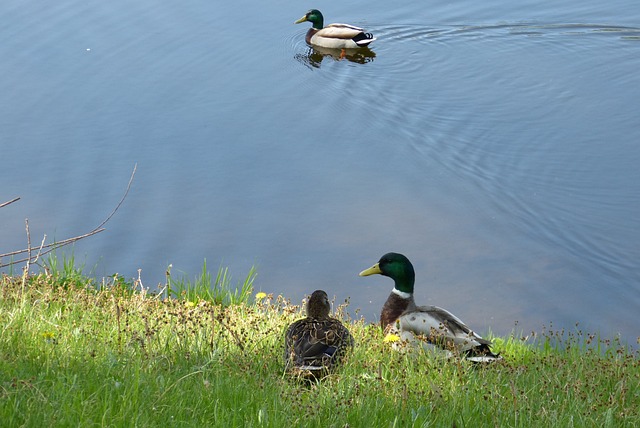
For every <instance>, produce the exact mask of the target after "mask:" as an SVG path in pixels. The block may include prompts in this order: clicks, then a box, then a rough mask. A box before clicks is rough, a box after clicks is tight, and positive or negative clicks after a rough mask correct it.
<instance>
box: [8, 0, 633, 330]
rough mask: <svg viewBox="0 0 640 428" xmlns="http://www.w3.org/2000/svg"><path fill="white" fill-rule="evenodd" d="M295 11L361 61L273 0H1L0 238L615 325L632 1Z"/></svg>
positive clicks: (629, 134)
mask: <svg viewBox="0 0 640 428" xmlns="http://www.w3.org/2000/svg"><path fill="white" fill-rule="evenodd" d="M476 3H477V2H470V1H461V2H448V3H447V4H440V3H439V2H436V3H428V4H391V3H388V2H381V1H378V2H375V1H374V2H373V3H372V2H370V1H369V2H366V3H365V2H359V1H356V2H346V3H344V2H343V3H339V4H337V3H335V2H324V1H320V3H317V4H314V5H313V7H317V8H318V9H320V10H322V11H323V13H324V14H325V19H326V21H327V22H333V21H337V22H349V23H352V24H355V25H359V26H363V27H366V29H367V30H368V31H370V32H372V33H374V34H375V36H376V37H377V38H378V40H377V41H375V42H374V43H373V44H372V45H371V49H370V50H362V51H357V52H351V53H348V54H347V55H346V57H345V58H340V57H339V56H336V55H335V52H333V53H332V52H319V51H317V50H313V49H311V48H309V47H308V46H307V45H306V44H305V43H304V34H305V32H306V31H307V28H308V25H307V24H303V25H293V21H294V20H296V19H297V18H299V17H300V16H302V15H303V14H304V13H305V12H306V10H307V9H308V8H309V6H308V5H304V6H302V5H301V4H300V3H299V2H292V1H282V0H279V1H276V2H273V3H269V4H265V3H264V2H257V1H255V0H246V1H242V2H239V3H238V2H236V3H233V4H232V3H229V4H226V5H225V7H224V8H220V7H219V5H218V6H216V4H214V3H212V2H206V1H200V0H194V1H188V2H184V3H183V2H181V3H179V4H175V5H174V4H165V3H163V2H153V1H145V0H141V1H137V2H133V3H132V2H125V1H113V2H98V1H71V0H68V1H61V2H56V3H55V4H47V5H43V4H42V2H36V1H16V0H7V1H3V2H2V4H1V5H0V16H2V17H3V25H2V26H0V37H1V38H2V40H3V42H2V43H1V44H0V57H1V58H2V61H1V62H0V91H1V93H2V94H3V98H2V103H0V145H1V151H0V156H1V167H0V183H1V184H0V203H2V202H4V201H7V200H9V199H12V198H13V197H18V196H19V197H21V200H20V201H18V202H16V203H14V204H11V205H9V206H6V207H4V208H0V253H5V252H9V251H12V250H16V249H21V248H24V247H25V246H26V235H25V226H24V219H25V218H28V219H29V225H30V231H31V236H32V241H38V243H39V242H40V240H41V239H42V235H43V234H45V233H46V234H47V239H48V240H49V241H52V240H54V239H56V240H61V239H64V238H68V237H71V236H75V235H79V234H82V233H84V232H87V231H89V230H90V229H92V228H93V227H95V226H96V225H98V224H99V223H100V222H101V221H102V220H103V219H104V218H105V217H106V216H107V215H108V214H109V212H110V211H111V210H112V209H113V207H114V206H115V205H116V204H117V202H118V201H119V199H120V198H121V196H122V193H123V192H124V190H125V188H126V185H127V182H128V180H129V175H130V173H131V170H132V169H133V166H134V164H137V172H136V175H135V179H134V182H133V186H132V188H131V191H130V193H129V195H128V197H127V199H126V200H125V202H124V204H123V206H122V207H121V208H120V210H119V211H118V212H117V213H116V215H115V216H114V217H113V218H112V219H111V220H110V221H109V222H108V223H107V230H106V231H105V232H102V233H101V234H98V235H96V236H93V237H91V238H88V239H85V240H83V241H80V242H79V243H77V244H76V245H75V247H74V248H73V250H71V249H69V250H67V251H73V254H74V257H75V259H76V262H77V263H84V264H85V266H86V269H85V270H86V271H93V272H94V273H95V275H96V276H98V277H101V276H105V275H110V274H113V273H116V272H118V273H120V274H123V275H125V276H127V277H137V275H138V269H141V275H142V279H143V282H144V283H145V285H147V286H150V287H155V286H156V285H157V284H160V283H163V282H164V273H165V270H166V268H167V266H168V265H169V264H172V265H173V272H174V273H175V272H185V273H186V274H188V275H189V276H192V277H195V276H196V275H197V273H198V272H199V271H200V269H201V267H202V263H203V260H204V259H206V260H207V263H208V266H209V268H211V269H214V270H215V268H216V267H217V266H218V265H224V266H229V267H230V270H231V273H232V274H233V275H234V277H235V278H237V279H238V280H239V279H241V278H242V277H243V276H244V275H245V274H246V273H247V272H248V270H249V268H250V267H251V266H253V265H255V266H256V267H257V270H258V277H257V279H256V282H255V285H256V287H257V288H258V289H261V290H263V291H266V292H273V293H276V294H283V295H286V296H288V297H290V298H291V299H292V300H293V301H300V300H301V299H302V298H303V297H304V296H305V294H308V293H310V292H312V291H313V290H314V289H317V288H323V289H325V290H327V292H328V293H329V294H330V295H335V296H336V297H337V300H338V301H342V300H344V299H346V298H347V297H349V298H350V301H351V305H350V308H351V311H352V313H355V310H356V309H359V312H358V313H359V314H360V315H363V316H364V317H366V318H367V319H369V320H371V321H375V320H376V319H377V316H378V314H379V308H380V307H381V305H382V303H383V301H384V300H385V298H386V296H387V294H388V292H389V290H390V289H391V287H392V283H391V281H390V280H389V279H387V278H383V277H369V278H360V277H358V276H357V274H358V272H359V271H361V270H362V269H364V268H366V267H369V266H370V265H371V264H373V263H374V262H375V261H377V260H378V258H379V257H380V256H381V255H382V254H383V253H385V252H388V251H397V252H402V253H404V254H406V255H407V256H408V257H409V258H410V259H411V260H412V261H413V262H414V265H415V267H416V271H417V286H416V287H417V288H416V299H417V301H418V302H419V303H420V302H422V303H425V304H427V303H428V304H437V305H440V306H443V307H446V308H448V309H450V310H451V311H452V312H454V313H456V314H457V315H459V316H460V317H461V318H462V319H463V320H465V321H466V322H467V323H468V324H470V325H471V326H472V327H473V328H474V329H476V330H478V331H480V332H486V331H488V330H492V331H493V332H495V333H496V334H508V333H509V332H511V331H512V329H513V328H514V325H515V324H516V323H517V327H516V329H518V330H524V331H525V332H528V331H532V330H535V331H539V330H540V329H541V328H542V326H545V325H549V323H551V322H553V325H554V327H565V328H567V329H573V328H575V324H576V323H578V324H579V328H582V329H583V330H587V331H597V332H600V333H601V334H602V335H603V336H605V337H611V336H613V335H615V334H617V333H620V334H621V335H622V336H623V338H624V339H625V340H627V341H629V342H631V343H635V341H636V337H638V336H640V326H639V324H638V321H637V312H638V310H639V309H640V215H639V214H640V172H639V171H640V167H639V166H640V119H639V118H640V116H639V115H638V105H639V104H638V100H640V73H638V70H639V69H640V18H638V17H640V4H638V3H637V2H636V1H631V0H621V1H614V2H610V3H602V2H595V1H586V2H585V1H565V2H551V1H542V2H540V1H536V2H533V1H531V2H518V4H517V5H516V4H514V3H513V2H506V1H501V0H492V1H488V2H483V3H482V4H481V5H478V4H476Z"/></svg>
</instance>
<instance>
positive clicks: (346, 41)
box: [294, 9, 376, 49]
mask: <svg viewBox="0 0 640 428" xmlns="http://www.w3.org/2000/svg"><path fill="white" fill-rule="evenodd" d="M305 21H309V22H311V24H313V25H312V27H311V28H310V29H309V31H307V36H306V38H305V39H306V41H307V43H308V44H310V45H316V46H320V47H323V48H331V49H355V48H361V47H364V46H368V45H369V43H371V42H373V41H374V40H375V39H376V38H375V37H373V34H371V33H365V32H364V30H363V29H362V28H359V27H354V26H353V25H348V24H329V25H327V26H326V27H324V26H323V25H324V17H323V16H322V13H320V11H319V10H317V9H311V10H310V11H309V12H307V14H306V15H305V16H303V17H302V18H300V19H298V20H297V21H296V22H294V24H300V23H301V22H305Z"/></svg>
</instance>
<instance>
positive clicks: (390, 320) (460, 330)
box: [360, 253, 502, 362]
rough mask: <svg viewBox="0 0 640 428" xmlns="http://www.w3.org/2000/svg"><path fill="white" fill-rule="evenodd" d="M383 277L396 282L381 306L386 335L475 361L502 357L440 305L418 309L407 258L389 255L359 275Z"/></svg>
mask: <svg viewBox="0 0 640 428" xmlns="http://www.w3.org/2000/svg"><path fill="white" fill-rule="evenodd" d="M374 274H380V275H384V276H388V277H389V278H391V279H393V281H394V282H395V286H394V288H393V290H391V294H390V295H389V298H388V299H387V301H386V302H385V304H384V306H383V307H382V312H381V314H380V323H381V325H382V328H383V330H384V332H385V333H386V334H391V335H395V336H392V337H397V338H399V339H400V340H402V341H406V342H416V341H418V340H421V341H422V342H423V343H426V346H427V347H429V348H430V349H433V348H439V349H444V351H445V354H446V355H448V356H451V355H454V354H460V355H464V356H465V357H466V358H467V359H468V360H471V361H475V362H489V361H495V360H498V359H501V358H502V357H500V356H498V355H496V354H494V353H493V352H491V349H490V348H489V346H490V345H491V342H490V341H488V340H486V339H483V338H482V337H480V336H479V335H478V334H476V333H474V332H473V331H472V330H471V329H470V328H469V327H467V326H466V325H465V323H463V322H462V321H461V320H460V319H459V318H458V317H456V316H455V315H453V314H452V313H451V312H449V311H447V310H445V309H442V308H439V307H437V306H416V303H415V301H414V300H413V286H414V283H415V272H414V270H413V265H412V264H411V262H410V261H409V259H408V258H406V257H405V256H403V255H402V254H398V253H388V254H385V255H384V256H382V258H380V261H378V263H376V264H375V265H373V266H372V267H370V268H369V269H366V270H363V271H362V272H360V276H369V275H374Z"/></svg>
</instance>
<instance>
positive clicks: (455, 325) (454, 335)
mask: <svg viewBox="0 0 640 428" xmlns="http://www.w3.org/2000/svg"><path fill="white" fill-rule="evenodd" d="M398 321H399V324H400V325H399V328H400V330H406V331H411V332H413V333H415V334H418V335H422V336H425V337H426V338H427V339H428V340H429V341H432V342H434V343H437V342H443V343H444V344H447V343H448V344H451V343H452V344H454V345H455V346H456V347H457V348H458V349H459V350H461V351H466V350H468V349H471V348H474V347H477V346H481V345H485V346H488V345H490V344H491V342H490V341H488V340H486V339H483V338H482V337H481V336H480V335H478V334H476V333H475V332H474V331H473V330H471V329H470V328H469V327H468V326H467V325H466V324H465V323H464V322H462V320H461V319H460V318H458V317H456V316H455V315H453V314H452V313H451V312H449V311H447V310H446V309H442V308H440V307H438V306H418V307H417V308H416V309H415V310H412V311H408V312H405V313H404V314H402V315H401V316H400V318H399V320H398Z"/></svg>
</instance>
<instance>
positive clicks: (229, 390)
mask: <svg viewBox="0 0 640 428" xmlns="http://www.w3.org/2000/svg"><path fill="white" fill-rule="evenodd" d="M70 272H71V273H73V272H74V271H73V269H71V270H70ZM221 272H222V271H221ZM62 273H63V272H62V271H58V272H57V273H54V274H52V273H51V272H50V273H49V274H46V273H42V274H38V275H34V276H30V277H28V278H22V277H20V276H4V277H2V278H1V279H0V296H1V300H0V328H1V332H2V333H1V337H0V382H1V383H0V421H2V423H1V425H2V426H34V427H35V426H38V427H40V426H74V427H75V426H122V427H132V426H141V427H145V426H198V427H200V426H224V427H227V426H266V427H287V426H288V427H294V426H296V427H297V426H301V427H302V426H303V427H323V428H324V427H331V426H335V427H345V426H351V427H390V426H398V427H407V426H457V427H465V426H473V427H477V426H500V427H509V426H563V427H564V426H580V427H584V426H597V427H603V426H611V427H613V426H615V427H620V426H628V427H632V426H638V424H640V385H639V383H640V363H639V361H638V355H637V354H635V353H633V352H631V351H628V350H626V349H625V348H624V347H622V346H620V345H619V344H616V343H607V342H606V341H605V342H603V341H600V340H598V339H596V338H594V337H592V336H589V335H584V334H581V333H575V334H561V333H559V332H553V331H546V332H544V333H543V334H539V335H534V336H535V337H533V338H532V337H531V336H529V338H528V339H526V340H525V339H522V338H521V337H520V335H517V337H516V335H512V336H511V337H505V338H494V340H495V342H496V347H495V350H497V351H501V352H502V355H503V356H504V357H505V360H504V362H501V363H498V364H494V365H490V366H488V367H479V366H473V365H472V364H469V363H467V362H465V361H458V360H449V361H441V360H433V359H430V358H428V357H427V356H425V355H406V354H400V353H396V352H393V351H391V350H390V349H389V347H388V344H385V343H383V341H382V334H381V332H380V331H379V328H378V327H377V326H372V325H369V324H367V323H365V322H363V321H362V320H350V319H347V320H345V321H346V322H348V323H349V328H350V329H351V330H352V332H353V335H354V337H355V338H356V342H357V346H356V348H355V350H354V353H353V354H352V355H351V356H350V357H349V359H348V361H347V364H346V366H345V367H344V368H343V369H342V370H340V371H339V372H338V373H336V374H334V375H332V376H331V377H329V378H327V379H325V380H324V381H323V382H321V383H317V384H312V385H303V384H299V383H297V382H295V381H292V380H291V379H289V378H288V377H287V376H285V375H284V374H283V366H282V353H283V349H282V333H283V331H284V329H285V327H286V325H287V324H288V323H290V322H291V321H293V320H294V319H296V318H299V317H301V316H302V310H301V308H300V307H299V306H297V305H293V304H291V303H290V302H288V301H286V300H285V299H283V298H282V297H274V296H266V297H262V295H261V296H260V298H257V299H256V297H255V296H254V295H253V294H252V293H250V292H247V291H248V290H250V287H251V281H252V278H253V276H252V275H253V274H252V273H250V274H249V275H248V276H247V279H246V280H245V281H244V282H243V283H241V284H240V290H242V291H244V293H243V292H242V291H241V292H236V291H235V284H233V286H230V283H229V281H228V278H227V277H226V275H223V276H221V274H219V275H218V277H217V279H216V280H215V281H214V280H213V279H212V277H211V276H209V279H208V280H209V281H210V282H209V285H211V282H215V283H216V284H217V288H218V292H219V294H217V296H218V298H217V299H215V298H212V296H213V295H207V292H206V290H205V288H206V287H205V288H202V285H203V284H204V285H206V284H207V276H206V275H205V274H206V271H205V272H203V275H201V276H200V277H199V278H200V281H201V282H200V283H199V286H200V287H201V289H200V290H199V291H198V290H197V286H198V281H196V282H195V283H193V284H191V283H189V282H188V281H187V282H184V281H183V282H180V281H175V280H174V281H173V287H174V288H173V289H172V293H173V294H174V298H172V299H166V298H163V297H159V296H154V295H151V294H149V293H146V292H145V291H144V290H141V289H140V287H139V284H137V283H136V282H135V281H126V280H124V279H123V278H121V277H118V276H114V277H112V278H110V279H109V280H105V281H104V282H102V283H100V284H95V283H94V282H92V281H91V280H90V279H88V278H82V276H81V275H79V274H78V275H75V276H73V275H67V276H68V277H70V278H65V277H63V276H62V275H61V274H62ZM225 273H226V272H225ZM71 277H72V278H71ZM72 279H73V280H72ZM170 280H171V278H170V276H169V281H168V283H170ZM86 283H91V286H90V287H86V286H85V284H86ZM229 290H234V291H233V292H229ZM311 291H313V290H309V292H311ZM227 292H229V294H227V295H226V296H227V297H225V293H227ZM234 296H235V298H234ZM336 307H337V309H338V316H339V317H340V316H343V317H344V313H345V312H344V306H342V307H341V306H339V305H336Z"/></svg>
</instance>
